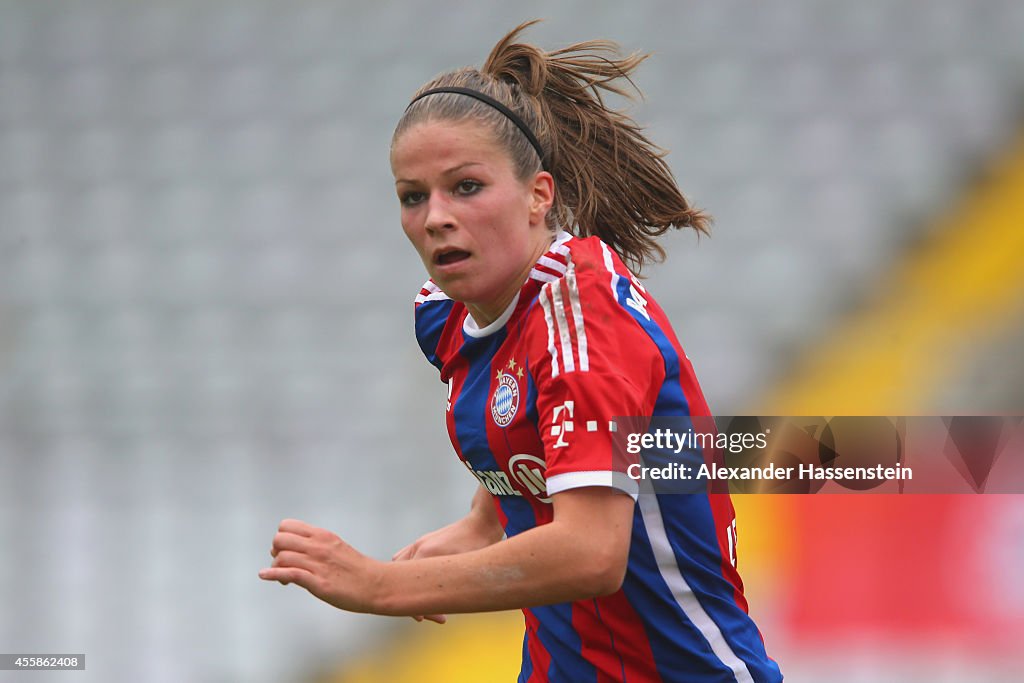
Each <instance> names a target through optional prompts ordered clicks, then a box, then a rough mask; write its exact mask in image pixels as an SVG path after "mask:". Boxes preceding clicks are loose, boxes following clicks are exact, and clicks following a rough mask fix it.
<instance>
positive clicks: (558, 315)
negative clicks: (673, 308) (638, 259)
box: [529, 237, 657, 377]
mask: <svg viewBox="0 0 1024 683" xmlns="http://www.w3.org/2000/svg"><path fill="white" fill-rule="evenodd" d="M564 246H565V254H564V255H565V268H564V272H563V273H562V275H561V276H560V277H557V278H552V279H551V280H550V281H548V282H545V283H544V284H543V286H541V287H540V290H539V292H538V294H537V301H536V306H535V309H534V310H533V311H532V315H531V316H530V320H529V325H530V328H529V333H530V338H531V339H532V349H533V353H532V354H531V355H532V356H533V357H535V358H537V357H549V358H550V359H551V375H552V377H555V376H558V375H559V374H562V373H568V372H573V371H583V372H587V371H588V370H596V369H600V368H602V367H605V368H610V367H613V366H617V365H619V363H618V362H617V361H616V358H617V357H619V356H621V355H623V354H627V355H630V356H631V357H634V358H645V357H647V356H651V357H652V358H653V357H654V356H655V355H656V350H657V349H656V348H655V346H654V345H653V344H652V343H651V339H650V335H649V333H648V331H647V330H646V329H645V323H646V322H647V321H648V320H649V315H648V313H647V311H646V306H647V299H646V296H645V294H644V293H643V291H642V286H641V285H639V283H638V282H637V281H636V280H635V278H634V276H633V275H632V273H630V272H629V270H628V269H627V268H626V267H625V265H624V264H623V263H622V260H621V259H620V258H619V257H618V255H617V254H615V252H614V251H613V250H612V249H611V248H610V247H608V245H607V244H605V243H604V242H602V241H601V240H600V239H598V238H597V237H589V238H582V239H581V238H573V239H572V240H569V241H568V242H566V243H565V245H564Z"/></svg>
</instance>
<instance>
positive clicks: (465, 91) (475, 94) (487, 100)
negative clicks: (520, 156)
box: [405, 87, 547, 170]
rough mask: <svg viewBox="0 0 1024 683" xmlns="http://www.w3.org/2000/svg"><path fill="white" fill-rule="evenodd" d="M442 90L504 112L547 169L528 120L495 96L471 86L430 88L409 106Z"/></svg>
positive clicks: (538, 143) (542, 153) (545, 168)
mask: <svg viewBox="0 0 1024 683" xmlns="http://www.w3.org/2000/svg"><path fill="white" fill-rule="evenodd" d="M442 92H452V93H457V94H459V95H468V96H469V97H472V98H474V99H477V100H480V101H481V102H483V103H484V104H487V105H490V106H491V107H494V108H495V109H497V110H498V111H500V112H501V113H502V114H504V115H505V117H506V118H507V119H508V120H509V121H511V122H512V123H514V124H516V127H517V128H519V130H521V131H523V135H525V136H526V139H527V140H529V141H530V144H531V145H533V149H534V150H536V151H537V156H538V157H540V166H541V168H542V169H544V170H547V164H546V163H545V161H544V152H543V151H542V150H541V147H540V141H539V140H537V136H536V135H534V134H533V131H532V130H530V127H529V126H528V125H526V122H525V121H523V120H522V119H521V118H519V116H517V115H516V113H515V112H514V111H512V110H511V109H509V108H508V107H506V106H505V105H504V104H502V103H501V102H499V101H498V100H496V99H494V98H493V97H490V96H489V95H485V94H483V93H482V92H480V91H479V90H472V89H470V88H456V87H451V88H431V89H430V90H426V91H424V92H421V93H420V94H419V95H417V96H416V97H414V98H413V100H412V102H410V103H409V107H411V106H412V105H413V103H414V102H416V101H417V100H420V99H422V98H424V97H426V96H427V95H433V94H435V93H442ZM409 107H406V108H405V109H406V111H408V110H409Z"/></svg>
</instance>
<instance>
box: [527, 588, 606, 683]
mask: <svg viewBox="0 0 1024 683" xmlns="http://www.w3.org/2000/svg"><path fill="white" fill-rule="evenodd" d="M530 611H531V612H533V613H534V614H535V615H537V622H538V627H537V637H538V638H539V639H540V642H541V645H543V646H544V649H545V650H547V651H548V654H550V655H551V664H550V665H549V666H548V670H547V680H548V682H549V683H583V682H585V681H596V680H597V670H596V669H595V668H594V665H593V664H591V663H590V662H588V661H587V660H586V659H584V657H583V642H582V641H581V640H580V634H579V633H577V632H576V629H575V628H574V627H573V624H572V603H571V602H560V603H557V604H554V605H545V606H543V607H531V608H530Z"/></svg>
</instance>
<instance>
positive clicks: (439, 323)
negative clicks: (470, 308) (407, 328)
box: [415, 299, 455, 370]
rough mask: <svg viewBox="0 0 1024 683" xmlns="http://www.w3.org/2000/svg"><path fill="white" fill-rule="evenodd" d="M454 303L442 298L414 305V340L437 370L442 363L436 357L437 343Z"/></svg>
mask: <svg viewBox="0 0 1024 683" xmlns="http://www.w3.org/2000/svg"><path fill="white" fill-rule="evenodd" d="M454 305H455V302H454V301H452V300H451V299H444V300H437V301H424V302H423V303H421V304H420V305H419V306H417V307H416V313H415V320H416V341H417V343H419V345H420V349H422V351H423V355H424V356H426V357H427V360H429V361H430V364H431V365H433V366H434V367H435V368H437V369H438V370H440V369H441V365H442V363H441V360H440V359H439V358H438V357H437V345H438V343H439V342H440V340H441V333H442V332H443V331H444V326H445V324H446V323H447V322H448V316H449V315H450V314H451V312H452V306H454Z"/></svg>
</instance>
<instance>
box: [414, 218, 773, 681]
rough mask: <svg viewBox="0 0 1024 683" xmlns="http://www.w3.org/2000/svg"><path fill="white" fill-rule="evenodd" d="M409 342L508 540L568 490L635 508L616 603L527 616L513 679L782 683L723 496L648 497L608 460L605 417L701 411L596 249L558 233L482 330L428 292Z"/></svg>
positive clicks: (641, 305)
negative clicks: (420, 355) (431, 375)
mask: <svg viewBox="0 0 1024 683" xmlns="http://www.w3.org/2000/svg"><path fill="white" fill-rule="evenodd" d="M416 337H417V340H418V342H419V344H420V347H421V348H422V350H423V352H424V354H425V355H426V356H427V359H428V360H429V361H430V362H431V363H432V364H433V365H434V366H435V367H437V368H438V370H439V371H440V373H441V379H442V381H444V382H446V383H447V384H448V404H447V410H446V415H447V425H448V433H449V436H450V437H451V441H452V445H453V446H454V447H455V451H456V453H457V454H458V456H459V458H460V459H461V460H462V462H463V463H464V464H465V465H466V467H467V468H468V469H469V470H470V472H472V473H473V475H474V476H475V477H476V478H477V479H478V480H479V481H480V483H481V484H482V485H483V486H484V487H485V488H486V489H487V490H488V491H489V492H490V493H491V494H492V496H493V500H494V503H495V507H496V509H497V511H498V516H499V518H500V519H501V522H502V524H503V526H504V528H505V532H506V534H507V535H508V536H509V537H511V536H514V535H516V534H518V533H522V532H523V531H526V530H528V529H531V528H533V527H536V526H538V525H541V524H546V523H548V522H550V521H551V520H552V518H553V508H552V504H551V503H552V496H555V495H557V494H558V493H559V492H562V491H566V490H569V489H572V488H577V487H583V486H610V487H613V488H616V489H619V490H621V491H623V492H624V493H625V494H628V495H631V496H633V498H634V499H635V500H636V505H635V508H634V513H633V528H632V541H631V544H630V551H629V563H628V567H627V570H626V576H625V579H624V581H623V585H622V587H621V589H620V590H619V591H617V592H616V593H614V594H612V595H608V596H603V597H597V598H591V599H587V600H579V601H576V602H571V603H562V604H554V605H546V606H542V607H532V608H529V609H524V610H523V612H524V615H525V620H526V634H525V637H524V640H523V665H522V671H521V673H520V675H519V681H520V683H548V682H550V683H563V682H564V683H581V682H583V681H594V682H602V683H603V682H606V681H608V682H612V681H629V682H632V683H653V682H656V681H664V682H665V683H670V682H676V681H679V682H681V681H687V683H693V682H705V681H706V682H711V681H756V682H757V683H768V682H775V681H781V680H782V675H781V674H780V672H779V668H778V666H777V665H776V664H775V662H774V661H772V660H771V659H770V658H769V657H768V656H767V654H766V653H765V648H764V644H763V641H762V639H761V635H760V633H759V632H758V630H757V627H756V626H755V625H754V623H753V621H752V620H751V619H750V617H749V616H748V614H747V603H746V600H745V598H744V597H743V584H742V581H741V580H740V577H739V574H738V573H737V571H736V568H735V565H734V561H733V560H734V555H733V554H732V550H731V542H732V540H733V539H734V538H735V527H734V523H735V514H734V512H733V507H732V502H731V501H730V499H729V496H728V494H727V493H698V494H688V495H669V494H664V493H660V494H655V493H651V492H647V493H645V489H643V488H641V486H642V485H643V482H641V483H640V484H639V485H638V482H637V481H635V480H634V479H632V478H630V477H629V476H627V474H626V472H625V471H624V469H623V467H622V466H621V462H619V463H617V458H616V457H615V454H614V446H613V441H614V439H613V433H614V432H615V431H616V428H617V427H616V422H615V420H614V418H615V417H618V416H653V417H660V416H708V415H709V411H708V407H707V404H706V402H705V400H704V396H703V394H702V393H701V390H700V387H699V385H698V384H697V380H696V378H695V376H694V373H693V368H692V367H691V366H690V362H689V361H688V360H687V358H686V356H685V354H684V353H683V350H682V348H681V346H680V344H679V341H678V340H677V339H676V336H675V333H674V332H673V331H672V328H671V326H670V325H669V322H668V319H667V318H666V316H665V313H664V312H663V311H662V310H661V308H660V307H659V306H658V304H657V303H656V302H655V301H654V300H653V299H652V298H651V297H650V295H649V294H648V293H647V292H646V290H645V289H644V288H643V286H642V285H641V284H640V283H639V281H638V280H637V279H636V278H635V277H634V276H633V275H632V274H631V273H630V272H629V270H628V269H627V268H626V267H625V265H624V264H623V263H622V261H621V260H620V259H619V257H618V256H617V255H616V254H615V253H614V252H613V251H612V250H611V249H610V248H609V247H608V246H607V245H606V244H604V243H603V242H601V241H600V240H599V239H598V238H596V237H590V238H585V239H581V238H576V237H572V236H571V235H569V234H568V233H564V232H563V233H559V235H558V236H557V239H556V240H555V241H554V243H553V244H552V246H551V248H550V249H549V251H548V252H547V253H546V254H544V256H542V257H541V258H540V260H539V261H538V262H537V263H536V264H535V266H534V268H533V269H532V270H531V272H530V276H529V278H528V279H527V281H526V283H525V284H524V285H523V287H522V289H521V290H520V291H519V293H518V295H516V297H515V298H514V299H513V301H512V302H511V303H510V304H509V306H508V308H507V309H506V310H505V311H504V313H503V314H502V315H501V316H500V317H499V318H498V319H497V320H495V321H494V322H493V323H491V324H490V325H488V326H486V327H484V328H480V327H478V326H477V325H476V324H475V322H474V320H473V318H472V316H470V315H469V314H468V311H467V309H466V307H465V306H464V305H463V304H462V303H459V302H456V301H453V300H451V299H449V298H448V297H447V296H446V295H445V294H444V292H442V291H441V289H440V288H439V287H438V286H437V285H436V284H434V283H433V282H432V281H428V282H427V283H426V284H425V285H424V286H423V289H422V290H421V291H420V294H419V296H418V297H417V298H416Z"/></svg>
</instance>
